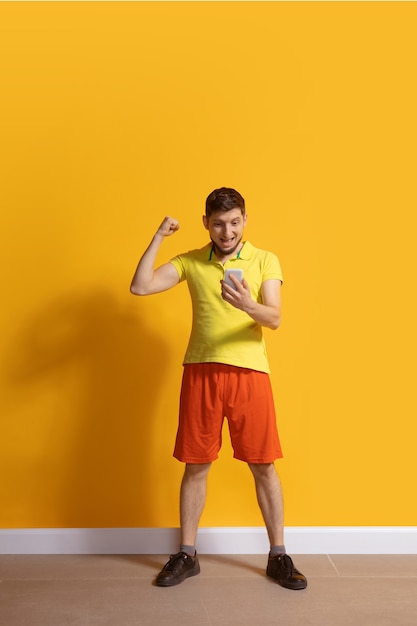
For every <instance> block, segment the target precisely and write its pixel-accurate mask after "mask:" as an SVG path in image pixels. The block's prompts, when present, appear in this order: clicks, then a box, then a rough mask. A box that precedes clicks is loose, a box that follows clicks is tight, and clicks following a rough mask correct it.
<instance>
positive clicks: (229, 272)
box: [224, 268, 243, 289]
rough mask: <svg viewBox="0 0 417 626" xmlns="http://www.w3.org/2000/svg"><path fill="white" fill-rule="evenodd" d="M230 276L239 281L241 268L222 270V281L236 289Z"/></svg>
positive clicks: (241, 273) (241, 272) (241, 277)
mask: <svg viewBox="0 0 417 626" xmlns="http://www.w3.org/2000/svg"><path fill="white" fill-rule="evenodd" d="M230 276H233V277H234V278H236V279H237V280H238V281H239V282H240V283H241V282H242V279H243V270H240V269H237V268H236V269H226V270H225V271H224V282H225V283H226V285H229V286H230V287H232V288H233V289H236V287H235V285H234V283H233V282H232V281H231V280H230Z"/></svg>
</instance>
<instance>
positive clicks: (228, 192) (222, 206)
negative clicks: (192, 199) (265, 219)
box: [206, 187, 245, 217]
mask: <svg viewBox="0 0 417 626" xmlns="http://www.w3.org/2000/svg"><path fill="white" fill-rule="evenodd" d="M231 209H240V210H241V212H242V215H245V200H244V198H243V197H242V196H241V195H240V193H239V192H238V191H236V189H231V188H230V187H220V189H215V190H214V191H212V192H211V194H209V195H208V196H207V200H206V217H210V215H211V214H212V213H216V212H217V211H230V210H231Z"/></svg>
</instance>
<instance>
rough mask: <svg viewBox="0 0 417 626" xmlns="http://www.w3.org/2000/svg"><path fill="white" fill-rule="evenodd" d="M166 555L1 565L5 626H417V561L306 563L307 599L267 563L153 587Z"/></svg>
mask: <svg viewBox="0 0 417 626" xmlns="http://www.w3.org/2000/svg"><path fill="white" fill-rule="evenodd" d="M165 561H166V558H165V556H161V555H158V556H123V555H122V556H113V555H111V556H109V555H103V556H74V555H71V556H56V555H53V556H50V555H48V556H46V555H45V556H20V555H19V556H8V555H6V556H4V555H3V556H0V625H1V626H165V625H168V624H169V625H170V626H176V625H181V626H191V625H192V626H272V625H274V626H275V625H277V624H282V625H283V626H284V625H285V626H416V625H417V555H401V556H383V555H373V556H363V555H360V556H354V555H328V556H326V555H317V556H315V555H297V556H295V557H294V562H295V565H296V567H297V568H298V569H300V570H301V571H302V572H303V573H304V574H305V575H306V576H307V577H308V581H309V586H308V588H307V589H306V590H305V591H289V590H286V589H283V588H281V587H280V586H279V585H277V584H276V583H274V582H273V581H271V580H270V579H268V578H266V577H265V574H264V572H265V566H266V557H265V556H263V555H249V556H243V555H238V556H236V555H233V556H224V555H222V556H219V555H216V556H210V555H201V556H200V564H201V574H200V575H199V576H196V577H194V578H190V579H188V580H186V581H185V582H184V583H183V584H182V585H179V586H177V587H171V588H168V589H162V588H159V587H156V586H154V585H153V584H152V581H153V578H154V576H155V574H156V573H157V572H158V571H159V569H160V568H161V566H162V565H163V564H164V563H165Z"/></svg>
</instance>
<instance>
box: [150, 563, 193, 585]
mask: <svg viewBox="0 0 417 626" xmlns="http://www.w3.org/2000/svg"><path fill="white" fill-rule="evenodd" d="M199 573H200V568H198V570H190V571H189V572H187V573H186V574H184V576H182V577H181V578H180V579H178V578H177V579H176V580H157V581H155V585H156V586H157V587H175V585H180V584H181V583H183V582H184V580H187V578H191V577H192V576H197V575H198V574H199Z"/></svg>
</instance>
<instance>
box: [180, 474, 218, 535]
mask: <svg viewBox="0 0 417 626" xmlns="http://www.w3.org/2000/svg"><path fill="white" fill-rule="evenodd" d="M210 467H211V463H203V464H194V463H187V464H186V466H185V470H184V476H183V479H182V483H181V492H180V523H181V545H187V546H195V542H196V537H197V530H198V524H199V522H200V517H201V514H202V512H203V509H204V505H205V503H206V495H207V475H208V472H209V469H210Z"/></svg>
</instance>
